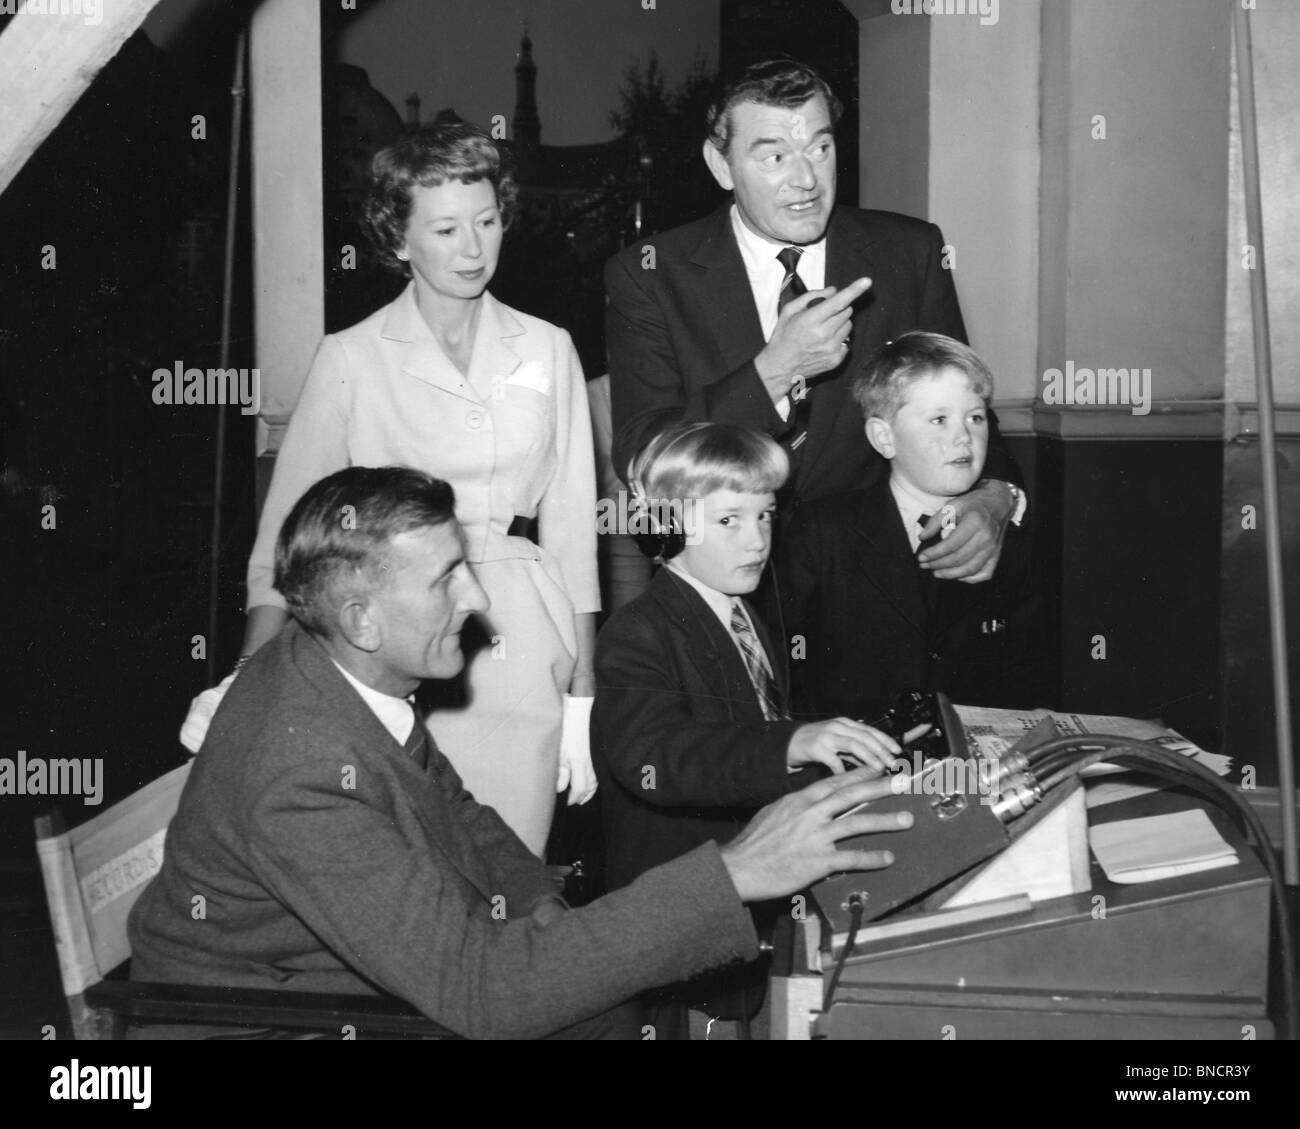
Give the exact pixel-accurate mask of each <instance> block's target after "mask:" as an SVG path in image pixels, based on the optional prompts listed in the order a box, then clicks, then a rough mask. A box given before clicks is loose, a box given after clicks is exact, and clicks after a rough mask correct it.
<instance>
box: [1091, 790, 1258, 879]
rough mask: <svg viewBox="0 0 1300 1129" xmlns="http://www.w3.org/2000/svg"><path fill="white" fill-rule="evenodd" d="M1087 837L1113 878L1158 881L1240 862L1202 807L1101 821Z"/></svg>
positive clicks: (1094, 851)
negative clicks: (1136, 817) (1165, 813)
mask: <svg viewBox="0 0 1300 1129" xmlns="http://www.w3.org/2000/svg"><path fill="white" fill-rule="evenodd" d="M1088 837H1089V841H1090V842H1091V843H1092V853H1093V854H1095V855H1096V856H1097V861H1098V862H1099V863H1101V868H1102V870H1104V871H1105V872H1106V877H1107V878H1109V879H1110V880H1111V881H1112V882H1119V883H1130V882H1158V881H1159V880H1160V879H1162V878H1177V877H1178V876H1179V875H1181V874H1195V873H1196V872H1197V871H1201V870H1215V869H1217V868H1219V867H1221V866H1235V865H1236V864H1237V852H1236V851H1234V850H1233V849H1232V848H1231V847H1230V846H1228V844H1227V843H1226V842H1225V841H1224V839H1223V836H1222V835H1220V834H1219V833H1218V831H1216V830H1215V828H1214V824H1213V823H1211V822H1210V817H1209V816H1208V815H1206V814H1205V812H1204V811H1203V810H1201V809H1200V808H1196V809H1194V810H1192V811H1180V812H1175V813H1174V814H1173V815H1151V816H1146V817H1145V818H1142V819H1122V820H1119V821H1117V822H1115V823H1102V824H1099V825H1098V826H1096V827H1093V828H1091V829H1090V830H1089V833H1088Z"/></svg>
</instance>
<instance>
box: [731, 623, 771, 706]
mask: <svg viewBox="0 0 1300 1129" xmlns="http://www.w3.org/2000/svg"><path fill="white" fill-rule="evenodd" d="M731 633H732V634H733V635H734V636H735V637H736V642H737V643H739V644H740V653H741V655H742V656H744V659H745V669H746V670H747V671H748V672H749V681H750V682H751V683H753V686H754V693H755V694H757V695H758V704H759V705H760V706H761V707H762V710H763V718H764V720H765V721H779V720H780V719H781V710H780V708H779V707H778V706H777V704H776V688H775V687H774V686H773V685H772V676H771V675H770V674H768V673H767V666H766V664H764V662H763V655H762V645H761V644H760V643H759V641H758V639H757V638H756V637H755V635H754V632H753V631H752V630H751V628H750V626H749V620H748V618H747V617H746V616H745V612H744V610H743V609H742V608H741V606H740V601H739V600H736V601H733V602H732V605H731Z"/></svg>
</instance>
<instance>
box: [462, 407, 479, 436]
mask: <svg viewBox="0 0 1300 1129" xmlns="http://www.w3.org/2000/svg"><path fill="white" fill-rule="evenodd" d="M465 426H466V427H468V428H469V429H470V430H471V431H477V430H478V429H479V428H480V427H482V426H483V413H482V412H480V411H479V410H478V409H477V408H475V409H474V410H473V411H472V412H470V413H469V414H468V415H467V416H466V417H465Z"/></svg>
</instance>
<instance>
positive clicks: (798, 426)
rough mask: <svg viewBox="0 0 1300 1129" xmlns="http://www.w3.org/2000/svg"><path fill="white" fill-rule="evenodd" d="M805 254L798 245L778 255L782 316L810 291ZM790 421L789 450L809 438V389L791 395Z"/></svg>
mask: <svg viewBox="0 0 1300 1129" xmlns="http://www.w3.org/2000/svg"><path fill="white" fill-rule="evenodd" d="M802 256H803V251H801V250H800V249H799V248H798V247H782V248H781V251H780V253H779V254H778V255H777V256H776V258H777V261H778V262H779V263H780V264H781V266H783V267H784V268H785V278H784V279H782V280H781V293H780V295H779V296H778V297H777V300H776V313H777V316H778V317H780V315H781V311H782V310H784V309H785V307H786V304H787V303H789V302H793V301H794V300H795V299H796V298H798V297H799V296H800V295H801V294H807V293H808V287H806V286H805V285H804V283H803V279H802V278H800V277H799V259H800V258H801V257H802ZM790 415H791V420H790V422H791V423H792V424H794V426H793V427H791V428H790V430H789V432H788V433H787V436H788V438H786V439H783V440H782V441H781V442H782V445H783V446H784V447H785V448H786V450H787V451H790V452H794V451H797V450H798V449H799V448H800V447H801V446H802V445H803V441H804V440H805V439H807V438H808V390H807V389H806V388H805V389H803V395H802V396H800V397H799V398H798V399H795V396H794V394H793V393H791V396H790Z"/></svg>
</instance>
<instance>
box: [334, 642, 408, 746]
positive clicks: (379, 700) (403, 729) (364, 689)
mask: <svg viewBox="0 0 1300 1129" xmlns="http://www.w3.org/2000/svg"><path fill="white" fill-rule="evenodd" d="M330 662H332V663H334V665H335V666H337V667H338V669H339V673H340V674H342V675H343V677H344V678H346V679H347V680H348V682H349V683H350V684H351V686H352V688H353V689H354V690H355V691H356V692H357V693H358V694H360V695H361V700H362V701H363V702H365V703H366V705H368V706H369V707H370V709H371V711H372V712H373V713H374V715H375V716H376V717H377V718H379V721H380V723H381V724H382V725H383V727H384V728H385V729H387V730H388V732H389V733H390V734H392V737H393V740H394V741H396V742H397V743H398V744H399V745H405V744H406V739H407V738H408V737H410V735H411V730H412V729H414V728H415V707H414V706H412V705H411V703H410V700H409V699H407V698H395V697H393V695H392V694H381V693H380V692H379V691H378V690H372V689H371V688H370V687H369V686H367V685H366V684H365V683H364V682H362V681H360V680H359V679H357V678H353V677H352V675H351V674H349V673H348V672H347V671H346V670H344V669H343V667H341V666H339V664H338V663H337V662H334V659H332V658H331V659H330Z"/></svg>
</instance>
